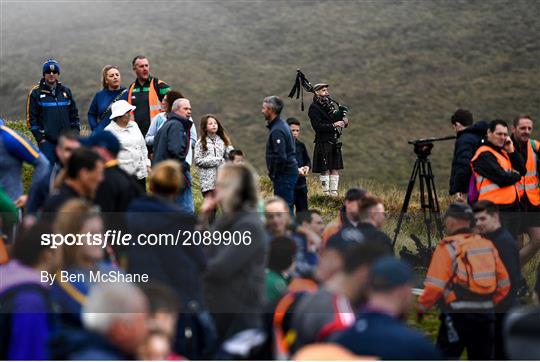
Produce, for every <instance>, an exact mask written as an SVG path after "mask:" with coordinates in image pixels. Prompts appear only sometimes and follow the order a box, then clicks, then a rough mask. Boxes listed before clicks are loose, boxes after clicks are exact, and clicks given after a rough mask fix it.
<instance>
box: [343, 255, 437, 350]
mask: <svg viewBox="0 0 540 362" xmlns="http://www.w3.org/2000/svg"><path fill="white" fill-rule="evenodd" d="M413 283H414V275H413V271H412V269H411V267H410V266H409V265H407V264H406V263H404V262H402V261H399V260H397V259H395V258H394V257H393V256H385V257H383V258H381V259H379V260H377V261H375V263H374V264H373V266H372V267H371V270H370V272H369V277H368V281H367V283H366V284H367V289H368V292H367V294H368V300H367V303H366V305H365V306H363V307H362V309H361V312H360V313H359V315H358V319H357V321H356V323H355V324H354V325H353V326H351V327H350V328H349V329H347V330H345V331H344V332H343V333H342V334H341V335H340V336H339V337H338V339H337V343H339V344H341V345H343V346H344V347H346V348H347V349H348V350H350V351H351V352H353V353H354V354H356V355H360V356H376V357H377V358H379V359H381V360H441V359H443V356H442V355H441V353H440V352H439V351H437V349H436V348H435V346H433V344H431V343H430V342H429V341H428V339H427V338H426V337H425V336H423V335H421V334H420V333H418V332H417V331H415V330H413V329H412V328H410V327H408V326H407V325H406V324H405V323H403V322H402V321H401V319H402V317H403V316H404V315H405V314H406V313H407V311H408V310H409V309H410V308H411V306H412V305H413V299H412V298H413V297H412V293H411V288H412V286H413ZM389 341H391V342H390V343H391V344H392V346H391V347H390V346H389Z"/></svg>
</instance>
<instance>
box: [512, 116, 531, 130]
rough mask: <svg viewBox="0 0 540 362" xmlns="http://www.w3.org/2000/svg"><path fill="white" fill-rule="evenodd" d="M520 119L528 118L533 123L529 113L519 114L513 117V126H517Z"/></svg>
mask: <svg viewBox="0 0 540 362" xmlns="http://www.w3.org/2000/svg"><path fill="white" fill-rule="evenodd" d="M522 119H529V120H531V122H533V123H534V119H533V118H532V117H531V116H530V115H528V114H520V115H518V116H517V117H516V118H514V127H516V128H517V126H518V125H519V121H520V120H522Z"/></svg>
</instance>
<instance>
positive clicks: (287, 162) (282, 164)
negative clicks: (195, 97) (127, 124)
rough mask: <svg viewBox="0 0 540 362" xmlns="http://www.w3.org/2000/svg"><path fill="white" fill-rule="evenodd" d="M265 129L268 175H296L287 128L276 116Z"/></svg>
mask: <svg viewBox="0 0 540 362" xmlns="http://www.w3.org/2000/svg"><path fill="white" fill-rule="evenodd" d="M163 127H164V126H162V127H161V128H163ZM266 127H268V129H269V130H270V132H269V133H268V139H267V141H266V167H267V168H268V175H269V176H270V178H271V179H274V177H275V176H276V175H277V174H282V175H283V174H297V173H298V163H297V162H296V147H295V143H294V138H293V136H292V133H291V130H290V128H289V126H288V125H287V123H285V121H284V120H283V118H281V117H279V116H278V117H277V118H276V119H274V120H273V121H272V122H270V123H269V124H268V125H267V126H266Z"/></svg>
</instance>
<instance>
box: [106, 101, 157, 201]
mask: <svg viewBox="0 0 540 362" xmlns="http://www.w3.org/2000/svg"><path fill="white" fill-rule="evenodd" d="M135 108H136V107H135V106H132V105H131V104H129V103H128V102H127V101H125V100H120V101H117V102H114V103H113V105H112V106H111V111H112V113H111V120H112V121H114V122H111V123H110V124H109V125H108V126H107V127H105V130H106V131H110V132H111V133H112V134H114V135H115V136H116V138H118V141H120V146H121V147H122V148H121V149H120V153H118V165H119V166H120V168H121V169H123V170H124V171H126V172H127V173H128V174H130V175H133V176H135V177H136V178H137V182H139V184H140V185H141V186H142V187H143V189H144V190H146V176H148V169H149V168H150V160H149V159H148V150H147V149H146V142H145V140H144V136H143V135H142V133H141V130H140V129H139V126H138V125H137V123H136V122H135V121H133V120H132V117H133V115H132V113H131V112H132V111H133V110H134V109H135Z"/></svg>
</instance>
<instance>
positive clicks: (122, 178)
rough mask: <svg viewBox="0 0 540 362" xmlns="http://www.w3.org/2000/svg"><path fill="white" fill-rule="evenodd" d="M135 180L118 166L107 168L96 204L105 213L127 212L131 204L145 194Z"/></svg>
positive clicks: (98, 190)
mask: <svg viewBox="0 0 540 362" xmlns="http://www.w3.org/2000/svg"><path fill="white" fill-rule="evenodd" d="M143 193H144V192H143V190H142V189H141V187H140V186H139V184H137V182H136V181H135V179H134V178H133V177H132V176H130V175H129V174H128V173H127V172H126V171H124V170H122V169H121V168H120V167H119V166H118V164H114V165H112V166H109V167H106V168H105V172H104V178H103V182H101V183H100V184H99V187H98V189H97V192H96V197H95V204H96V205H98V206H99V207H100V208H101V211H103V212H125V211H126V210H127V208H128V206H129V203H130V202H131V201H133V200H134V199H135V198H136V197H139V196H141V195H142V194H143Z"/></svg>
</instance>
